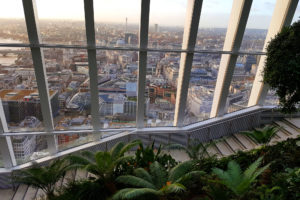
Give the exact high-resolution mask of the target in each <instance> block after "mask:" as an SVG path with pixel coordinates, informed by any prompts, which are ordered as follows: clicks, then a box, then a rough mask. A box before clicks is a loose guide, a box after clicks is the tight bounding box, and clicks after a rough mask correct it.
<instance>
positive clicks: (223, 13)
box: [0, 0, 300, 29]
mask: <svg viewBox="0 0 300 200" xmlns="http://www.w3.org/2000/svg"><path fill="white" fill-rule="evenodd" d="M279 1H284V0H279ZM83 2H84V1H83V0H36V4H37V9H38V16H39V18H40V19H63V20H70V19H72V20H84V8H83ZM140 2H141V0H94V10H95V20H96V21H97V22H107V23H109V22H114V23H125V19H126V17H127V18H128V23H129V24H138V23H139V16H140V4H141V3H140ZM232 2H233V0H203V6H202V12H201V17H200V24H199V26H200V28H201V27H205V28H210V27H212V28H214V27H218V28H219V27H221V28H223V27H227V25H228V20H229V15H230V11H231V7H232ZM275 3H276V0H253V3H252V7H251V11H250V16H249V19H248V23H247V28H260V29H267V28H268V26H269V23H270V21H271V16H272V13H273V10H274V7H275ZM186 5H187V0H151V4H150V25H153V24H158V25H159V26H183V24H184V21H185V20H184V19H185V12H186ZM295 16H297V17H294V20H293V21H295V19H297V18H298V17H299V16H300V6H299V5H298V7H297V10H296V14H295ZM0 18H24V12H23V8H22V0H0Z"/></svg>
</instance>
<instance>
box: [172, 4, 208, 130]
mask: <svg viewBox="0 0 300 200" xmlns="http://www.w3.org/2000/svg"><path fill="white" fill-rule="evenodd" d="M201 8H202V0H188V5H187V9H186V17H185V24H184V33H183V41H182V49H184V50H187V51H188V52H187V53H181V57H180V67H179V74H178V83H177V94H176V105H175V116H174V126H182V125H183V120H184V112H185V107H186V98H187V93H188V88H189V81H190V74H191V68H192V64H193V57H194V53H193V51H194V48H195V44H196V40H197V34H198V26H199V20H200V13H201Z"/></svg>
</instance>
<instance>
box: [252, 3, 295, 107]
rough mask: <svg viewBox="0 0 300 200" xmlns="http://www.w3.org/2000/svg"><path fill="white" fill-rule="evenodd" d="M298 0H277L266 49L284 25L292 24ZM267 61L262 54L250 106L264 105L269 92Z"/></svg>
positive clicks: (265, 45)
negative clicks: (265, 78) (265, 81)
mask: <svg viewBox="0 0 300 200" xmlns="http://www.w3.org/2000/svg"><path fill="white" fill-rule="evenodd" d="M297 4H298V0H284V1H283V0H277V3H276V5H275V9H274V13H273V16H272V19H271V23H270V26H269V29H268V33H267V36H266V40H265V44H264V51H266V48H267V46H268V44H269V42H270V41H271V39H272V38H274V37H275V35H276V34H277V33H278V32H280V31H281V30H282V29H283V27H285V26H288V25H290V24H291V21H292V19H293V16H294V14H295V10H296V8H297ZM265 61H266V56H261V58H260V60H259V64H258V67H257V71H256V75H255V79H254V82H253V86H252V90H251V94H250V98H249V102H248V106H254V105H263V104H264V101H265V99H266V96H267V94H268V90H269V86H268V85H266V84H264V83H263V74H262V72H263V69H264V65H265Z"/></svg>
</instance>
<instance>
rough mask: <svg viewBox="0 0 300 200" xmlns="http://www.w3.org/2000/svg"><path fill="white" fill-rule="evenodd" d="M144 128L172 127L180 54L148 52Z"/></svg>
mask: <svg viewBox="0 0 300 200" xmlns="http://www.w3.org/2000/svg"><path fill="white" fill-rule="evenodd" d="M147 62H148V63H147V76H146V94H145V95H147V96H146V97H147V98H146V102H145V104H146V109H145V111H146V113H145V115H146V122H145V124H146V125H145V126H146V127H159V126H173V121H174V111H175V102H176V91H177V79H178V73H179V63H180V54H179V53H163V52H149V53H148V58H147Z"/></svg>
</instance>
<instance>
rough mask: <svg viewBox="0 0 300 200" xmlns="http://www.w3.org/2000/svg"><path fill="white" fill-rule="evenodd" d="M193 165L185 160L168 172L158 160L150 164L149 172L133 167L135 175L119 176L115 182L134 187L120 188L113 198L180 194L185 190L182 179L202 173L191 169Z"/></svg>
mask: <svg viewBox="0 0 300 200" xmlns="http://www.w3.org/2000/svg"><path fill="white" fill-rule="evenodd" d="M193 165H194V161H187V162H184V163H181V164H180V165H179V166H177V167H175V168H173V169H171V170H170V172H169V173H168V172H167V171H166V169H165V168H164V167H162V166H161V165H160V164H159V163H158V162H154V163H152V164H151V165H150V169H149V172H148V171H146V170H145V169H143V168H138V169H135V170H134V175H135V176H131V175H129V176H119V177H118V178H117V179H116V181H117V182H119V183H123V184H126V185H130V186H132V187H134V188H126V189H123V190H120V191H119V192H117V193H116V194H115V195H114V196H113V199H115V200H117V199H135V198H138V199H144V198H145V196H146V195H150V194H151V195H154V196H156V197H158V196H165V195H168V194H181V193H183V192H185V190H186V188H185V186H184V185H183V182H184V181H186V180H188V179H191V178H192V177H193V175H200V174H202V175H203V174H204V172H200V171H192V169H193ZM133 194H134V195H133Z"/></svg>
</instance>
